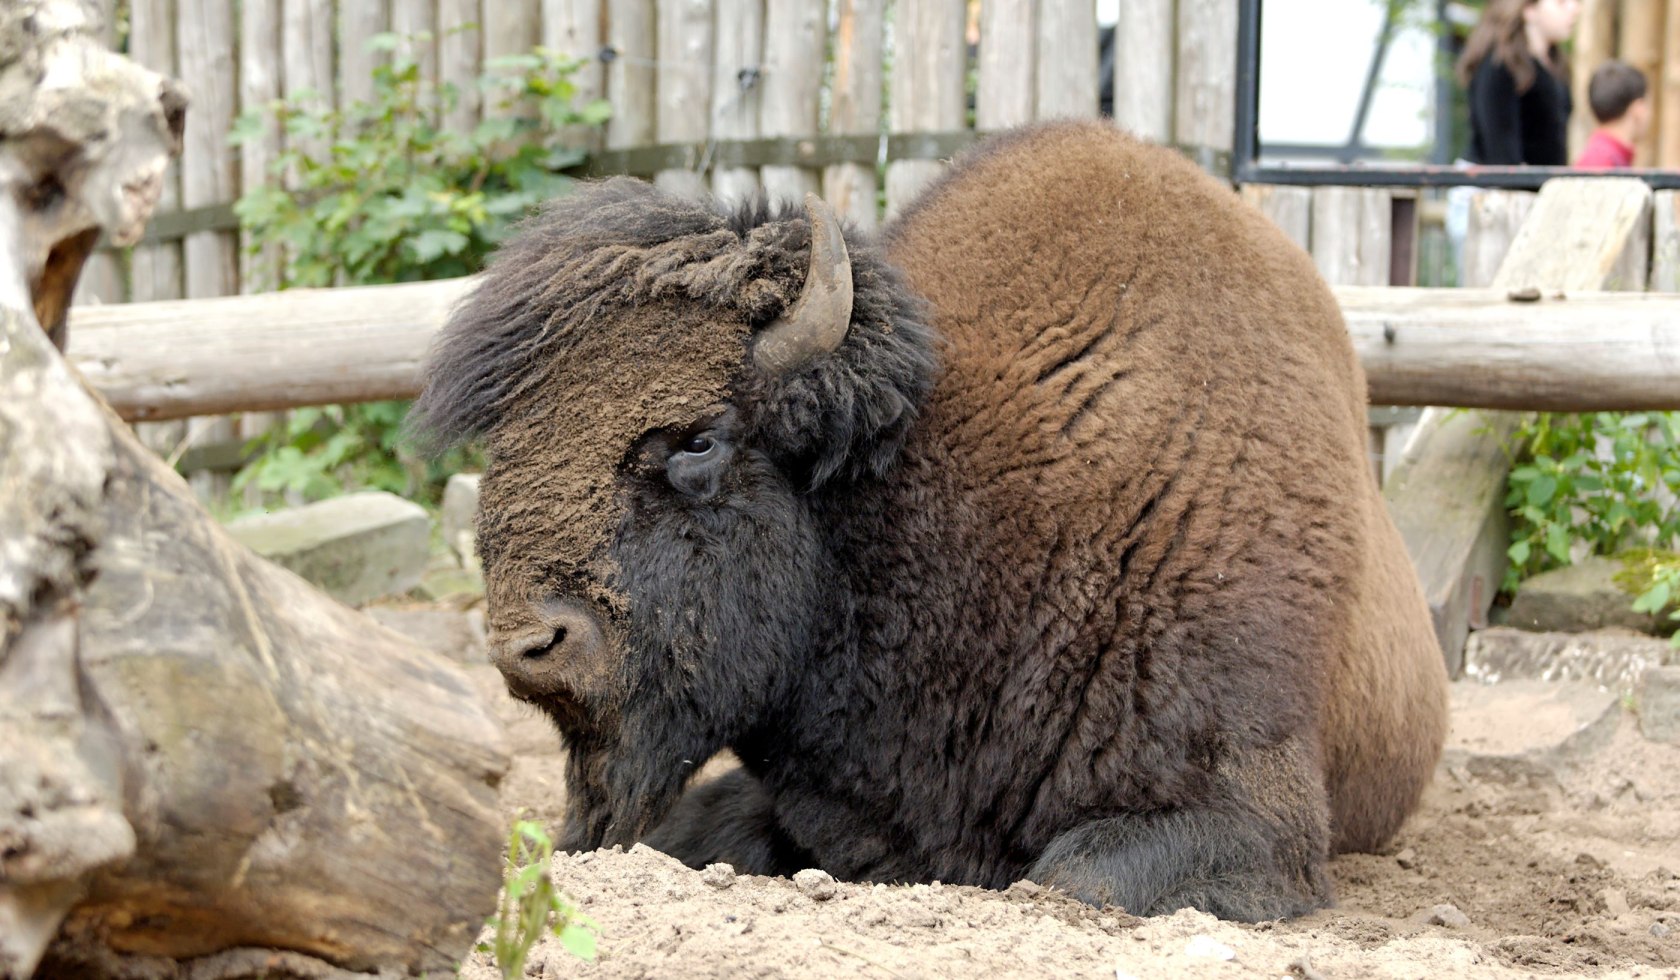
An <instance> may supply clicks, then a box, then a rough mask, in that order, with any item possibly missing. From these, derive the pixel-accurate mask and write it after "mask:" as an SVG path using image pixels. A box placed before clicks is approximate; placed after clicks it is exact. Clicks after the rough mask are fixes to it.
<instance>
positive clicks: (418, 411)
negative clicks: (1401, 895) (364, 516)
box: [410, 177, 934, 483]
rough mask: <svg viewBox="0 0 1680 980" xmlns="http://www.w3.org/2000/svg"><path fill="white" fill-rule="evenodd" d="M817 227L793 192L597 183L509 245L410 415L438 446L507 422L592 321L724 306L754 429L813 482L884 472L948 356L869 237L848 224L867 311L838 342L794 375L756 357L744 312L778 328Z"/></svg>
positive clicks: (860, 311) (597, 326)
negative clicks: (765, 194) (770, 194)
mask: <svg viewBox="0 0 1680 980" xmlns="http://www.w3.org/2000/svg"><path fill="white" fill-rule="evenodd" d="M810 238H811V229H810V223H809V221H808V220H807V219H806V216H805V214H804V211H803V209H802V208H801V207H800V206H799V205H797V204H793V203H790V202H779V203H776V204H769V203H766V202H765V201H763V200H762V199H755V200H752V201H749V202H747V203H745V204H742V205H739V206H738V207H736V208H734V209H731V210H725V209H723V208H721V207H720V206H719V205H717V204H716V203H713V202H710V201H706V202H699V201H693V200H689V199H685V198H679V197H675V196H673V195H670V194H667V193H665V192H663V191H660V190H658V189H656V188H655V187H653V186H652V185H650V184H647V183H644V182H642V181H638V180H633V179H630V178H623V177H620V178H613V179H611V180H607V181H603V182H600V183H596V184H589V185H585V186H584V187H583V188H582V189H580V190H579V191H578V192H577V193H575V194H573V195H571V196H569V197H566V198H562V199H561V200H559V201H556V202H554V203H552V204H550V205H548V206H547V207H545V208H544V209H543V210H542V211H540V212H539V213H537V214H536V215H534V216H533V217H531V218H530V219H528V220H526V221H525V222H524V223H523V224H522V225H521V226H520V228H519V229H518V230H517V232H516V233H515V234H514V235H513V236H512V237H511V238H510V239H509V240H508V242H507V243H506V244H504V245H503V246H502V248H501V250H500V251H499V252H498V253H497V255H496V257H495V259H494V261H493V262H492V263H491V265H490V268H489V270H488V271H486V272H485V274H484V276H483V279H482V281H481V282H480V284H479V285H478V287H477V288H476V289H475V290H474V291H473V293H472V295H470V296H469V297H468V298H467V299H466V300H465V301H464V302H463V304H462V306H461V307H460V308H459V309H458V310H456V311H455V313H454V314H453V315H452V316H451V318H450V323H449V326H448V327H447V328H446V329H445V331H444V333H443V335H442V336H441V337H440V338H439V340H438V341H437V343H436V345H435V346H434V348H433V351H432V353H431V357H430V360H429V363H428V365H427V369H426V387H425V390H424V391H423V392H422V393H421V395H420V398H419V399H418V400H417V401H416V402H415V406H414V414H413V415H412V417H411V419H410V425H411V427H412V429H413V431H414V432H415V434H416V435H418V436H419V438H420V439H421V441H422V442H423V444H425V445H426V446H428V448H432V449H438V448H442V447H444V446H448V445H452V444H457V443H460V442H463V441H466V440H468V439H472V438H475V437H479V436H485V435H490V434H493V433H494V432H495V431H496V430H497V427H498V426H499V425H501V424H502V423H504V422H505V421H507V419H508V418H509V416H510V415H511V414H512V413H513V412H514V411H515V410H517V408H518V407H519V406H521V405H522V404H523V403H525V402H526V400H527V399H535V398H538V397H540V392H538V391H537V390H536V389H537V386H538V385H540V384H541V383H542V379H543V377H544V374H545V371H544V370H543V366H545V365H552V364H554V363H556V359H558V358H562V357H564V356H565V355H566V354H567V353H568V352H570V351H572V350H574V349H575V348H577V347H578V346H579V344H580V341H581V339H582V338H583V337H585V336H586V335H587V332H588V331H592V330H604V329H609V327H608V326H607V324H610V323H612V322H613V321H614V320H620V319H623V318H622V317H621V316H616V315H615V314H623V313H627V312H632V311H635V310H638V309H643V308H646V307H649V306H658V305H665V306H678V307H681V308H682V309H684V310H685V311H694V310H698V311H700V312H702V313H704V312H706V311H711V312H714V313H715V314H716V319H717V321H718V336H717V337H716V338H715V341H716V343H729V344H735V345H737V346H738V347H740V357H741V359H742V364H743V370H742V371H741V372H740V376H739V377H737V378H736V379H735V380H734V383H735V386H736V387H735V390H734V392H733V394H734V397H735V400H736V401H737V403H738V404H739V405H740V406H741V407H743V408H744V409H746V415H747V418H746V423H747V427H748V430H749V432H750V434H752V435H754V436H756V437H759V438H761V439H763V440H764V441H765V442H766V444H767V445H768V446H770V447H771V448H773V449H775V450H776V451H778V452H779V454H781V455H782V456H784V458H801V459H804V460H805V462H806V463H807V464H808V465H809V471H808V474H809V476H810V478H811V479H812V482H813V483H820V482H822V481H824V480H826V479H827V478H828V477H829V476H831V475H833V474H835V473H837V472H840V471H841V470H846V469H850V470H853V471H876V472H879V471H880V470H881V469H882V468H884V467H885V466H886V465H888V463H889V461H890V459H891V458H892V457H893V456H894V455H895V454H896V451H897V448H898V445H899V444H900V443H901V441H902V438H903V435H904V433H905V431H906V429H907V428H908V426H909V424H910V422H911V421H912V420H913V418H914V416H915V414H916V411H917V409H918V407H919V406H920V405H921V403H922V402H923V400H924V399H925V397H926V394H927V392H928V390H929V388H930V387H931V384H932V375H933V371H934V356H933V351H932V346H933V340H932V334H931V332H930V331H929V329H928V328H927V327H926V326H925V325H924V324H923V322H922V316H923V308H922V304H921V302H920V301H919V300H917V299H916V298H915V297H914V296H913V295H912V294H911V293H910V292H909V290H907V289H906V288H905V287H904V286H903V284H902V282H901V280H900V278H899V275H898V273H897V272H896V271H894V270H893V269H892V268H891V267H890V266H889V265H888V264H887V263H886V262H885V261H884V259H882V258H881V257H880V255H879V253H878V252H877V250H876V249H875V248H874V247H873V246H872V245H871V244H870V243H868V242H863V241H858V240H856V238H855V236H852V235H848V236H847V247H848V250H849V251H850V253H851V262H852V277H853V295H854V298H853V303H852V322H851V325H850V329H849V330H848V332H847V335H846V339H845V341H844V342H843V343H842V345H841V347H840V349H839V350H838V351H837V352H835V355H833V356H830V357H827V358H824V359H823V361H822V363H821V364H819V365H817V366H816V367H815V368H814V369H812V370H808V371H806V372H803V373H801V374H798V375H796V376H790V377H780V378H766V377H763V376H760V375H759V374H758V373H757V372H755V371H751V370H745V369H744V365H745V362H746V350H745V348H744V346H741V339H742V335H741V325H742V324H746V325H748V326H749V327H750V328H751V329H757V328H759V327H762V326H764V325H765V324H767V323H769V322H770V321H771V320H773V319H774V318H775V317H776V316H777V315H778V314H780V313H781V312H783V310H784V309H786V307H787V306H788V305H789V304H790V303H791V302H792V301H793V299H794V298H795V297H796V296H797V295H798V294H799V291H800V289H801V288H803V286H804V281H805V275H806V270H807V267H808V265H809V256H810ZM693 353H698V352H693Z"/></svg>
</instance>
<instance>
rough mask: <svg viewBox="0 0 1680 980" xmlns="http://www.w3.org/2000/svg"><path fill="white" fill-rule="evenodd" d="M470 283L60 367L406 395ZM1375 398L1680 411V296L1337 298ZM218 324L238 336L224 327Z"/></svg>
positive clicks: (163, 338)
mask: <svg viewBox="0 0 1680 980" xmlns="http://www.w3.org/2000/svg"><path fill="white" fill-rule="evenodd" d="M470 286H471V280H467V279H456V280H444V281H441V282H430V283H414V284H405V285H400V286H360V287H347V288H340V289H298V290H291V291H288V292H286V293H283V294H267V295H258V296H242V297H228V298H222V299H209V300H197V301H190V302H170V303H128V304H122V305H117V306H89V307H82V308H76V309H73V310H72V311H71V317H70V320H71V332H70V358H71V360H72V361H73V362H74V363H75V364H76V366H77V368H78V369H79V370H80V371H81V372H82V373H83V374H84V375H86V376H87V378H88V379H89V381H90V382H91V383H92V384H93V385H94V386H95V387H97V388H98V389H99V390H100V391H101V393H103V394H104V395H105V397H106V398H107V399H108V400H109V401H110V402H111V404H112V407H114V408H115V409H116V410H117V411H118V413H119V414H121V415H122V416H123V417H124V418H130V419H132V418H172V417H178V416H181V415H190V414H197V413H205V412H221V411H238V410H252V409H273V408H290V407H295V406H299V405H315V404H328V403H332V402H350V401H366V400H374V399H381V398H407V397H411V396H412V395H413V394H414V393H415V392H416V391H417V390H418V384H419V379H418V370H419V364H420V362H421V360H422V359H423V358H424V356H425V352H426V348H427V345H428V344H430V343H431V341H432V338H433V337H434V335H435V334H436V333H437V331H438V330H439V329H441V328H442V325H443V322H444V318H445V316H446V315H447V314H448V311H449V309H450V307H451V305H452V304H453V303H455V302H456V301H457V300H459V299H460V298H461V297H462V296H463V295H464V294H465V292H466V291H467V290H468V289H469V288H470ZM1333 290H1334V292H1335V294H1336V296H1337V299H1338V300H1339V301H1340V303H1341V307H1342V312H1343V316H1344V317H1345V318H1346V321H1347V324H1348V329H1349V331H1350V335H1351V337H1352V339H1353V344H1354V349H1355V350H1356V351H1357V352H1358V353H1359V357H1360V360H1361V362H1362V363H1363V364H1365V366H1366V374H1367V377H1368V379H1369V383H1370V392H1371V396H1372V398H1373V399H1375V400H1376V401H1377V402H1380V403H1387V404H1417V403H1420V402H1421V403H1433V404H1438V405H1439V404H1446V405H1453V404H1458V405H1466V406H1486V407H1494V408H1552V409H1557V410H1560V411H1562V410H1578V411H1587V410H1609V409H1631V408H1667V409H1680V372H1675V371H1673V370H1671V369H1669V368H1668V367H1667V366H1668V365H1672V364H1674V363H1677V362H1680V297H1677V296H1672V295H1662V294H1655V293H1648V294H1647V293H1641V294H1614V295H1612V294H1602V293H1571V294H1569V298H1568V299H1567V300H1563V301H1558V300H1552V299H1542V300H1541V301H1540V302H1537V303H1514V302H1512V301H1510V300H1509V299H1508V298H1507V293H1506V291H1505V290H1457V289H1388V288H1368V287H1353V286H1338V287H1333ZM229 324H238V325H239V329H237V330H230V329H229V328H228V325H229Z"/></svg>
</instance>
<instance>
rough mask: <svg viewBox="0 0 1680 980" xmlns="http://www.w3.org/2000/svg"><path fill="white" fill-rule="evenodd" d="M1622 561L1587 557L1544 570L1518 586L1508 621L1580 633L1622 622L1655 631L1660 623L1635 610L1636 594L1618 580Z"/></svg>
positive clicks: (1522, 626)
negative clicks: (1617, 576) (1630, 592)
mask: <svg viewBox="0 0 1680 980" xmlns="http://www.w3.org/2000/svg"><path fill="white" fill-rule="evenodd" d="M1621 571H1622V562H1621V561H1620V560H1618V559H1615V558H1596V557H1594V558H1586V559H1583V560H1582V561H1579V562H1577V563H1575V564H1573V565H1567V566H1565V567H1563V568H1554V569H1553V570H1551V571H1549V572H1542V573H1541V574H1539V575H1536V576H1534V577H1533V578H1531V579H1529V580H1528V581H1526V582H1524V583H1523V584H1522V585H1520V586H1518V587H1517V595H1516V598H1515V599H1513V600H1512V601H1511V608H1510V610H1509V611H1508V612H1507V613H1506V615H1505V623H1506V624H1507V625H1509V626H1515V627H1517V628H1518V629H1525V630H1539V631H1552V632H1563V633H1578V632H1581V631H1584V630H1596V629H1603V628H1604V627H1607V626H1620V627H1623V628H1625V629H1630V630H1637V631H1638V632H1641V633H1656V632H1659V628H1660V627H1661V625H1662V621H1661V620H1659V619H1658V617H1656V616H1654V615H1652V614H1651V613H1636V612H1634V611H1633V599H1634V597H1633V596H1632V595H1631V594H1629V593H1628V591H1627V590H1626V589H1624V588H1622V587H1621V586H1620V585H1618V584H1617V583H1616V575H1617V573H1619V572H1621Z"/></svg>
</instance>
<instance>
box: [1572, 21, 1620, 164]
mask: <svg viewBox="0 0 1680 980" xmlns="http://www.w3.org/2000/svg"><path fill="white" fill-rule="evenodd" d="M1619 2H1620V0H1584V2H1583V3H1582V4H1581V15H1580V18H1579V19H1578V20H1577V21H1576V22H1575V38H1574V52H1573V60H1574V65H1575V70H1574V72H1573V73H1572V78H1571V82H1570V89H1571V94H1572V95H1573V96H1574V101H1575V111H1574V112H1573V113H1571V114H1570V116H1569V159H1571V160H1573V159H1575V156H1576V155H1577V154H1578V153H1580V152H1581V149H1582V148H1583V147H1585V146H1586V145H1587V137H1589V136H1591V135H1592V131H1593V128H1594V127H1595V126H1597V125H1598V122H1597V120H1595V119H1593V114H1592V109H1591V107H1590V106H1589V105H1588V102H1587V83H1588V82H1590V81H1591V80H1592V73H1593V69H1594V68H1596V67H1598V66H1599V65H1602V64H1604V63H1605V62H1606V61H1609V60H1610V59H1611V58H1614V57H1615V56H1616V7H1617V5H1618V3H1619Z"/></svg>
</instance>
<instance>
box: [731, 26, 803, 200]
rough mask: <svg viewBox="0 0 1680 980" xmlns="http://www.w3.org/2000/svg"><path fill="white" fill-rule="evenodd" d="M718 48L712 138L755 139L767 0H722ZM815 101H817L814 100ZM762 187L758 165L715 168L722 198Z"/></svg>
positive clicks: (742, 196)
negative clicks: (760, 185)
mask: <svg viewBox="0 0 1680 980" xmlns="http://www.w3.org/2000/svg"><path fill="white" fill-rule="evenodd" d="M717 26H718V30H717V50H716V51H715V52H714V53H713V60H712V65H713V68H712V138H713V139H720V140H744V139H753V138H755V137H757V136H758V135H759V111H760V105H761V104H762V102H763V98H764V92H765V85H766V79H765V67H764V4H763V3H762V2H761V0H717ZM813 105H814V104H813ZM758 189H759V182H758V168H757V167H736V166H719V167H716V168H714V169H713V170H712V193H713V194H714V195H716V197H717V198H718V199H719V200H721V201H743V200H746V199H747V198H749V197H751V196H752V195H753V194H755V193H757V192H758Z"/></svg>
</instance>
